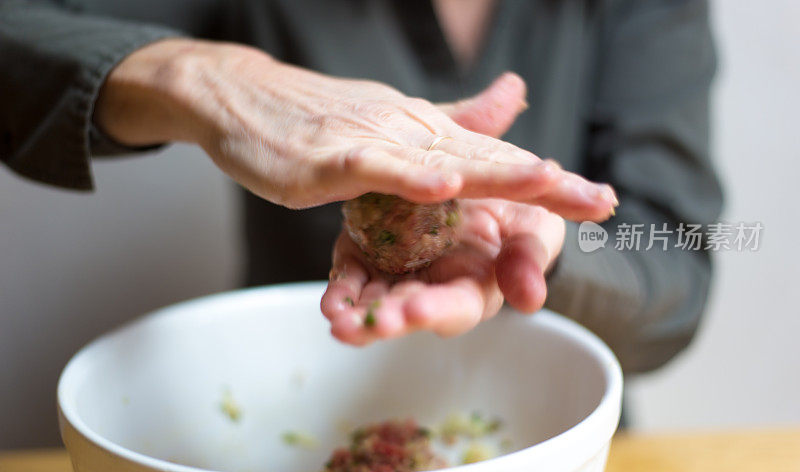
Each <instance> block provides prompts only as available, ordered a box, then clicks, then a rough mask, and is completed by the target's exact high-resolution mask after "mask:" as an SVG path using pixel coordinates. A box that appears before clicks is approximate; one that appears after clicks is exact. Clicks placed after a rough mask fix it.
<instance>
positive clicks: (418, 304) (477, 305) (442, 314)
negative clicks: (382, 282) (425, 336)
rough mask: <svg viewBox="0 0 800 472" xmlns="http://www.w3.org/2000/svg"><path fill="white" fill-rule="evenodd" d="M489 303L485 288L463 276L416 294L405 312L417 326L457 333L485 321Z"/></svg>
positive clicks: (442, 333)
mask: <svg viewBox="0 0 800 472" xmlns="http://www.w3.org/2000/svg"><path fill="white" fill-rule="evenodd" d="M485 306H486V301H485V299H484V297H483V289H482V287H481V286H480V285H479V284H478V283H476V282H475V281H474V280H472V279H470V278H468V277H462V278H459V279H455V280H453V281H451V282H448V283H445V284H438V285H432V286H429V287H426V288H425V289H423V290H420V291H418V292H417V293H414V294H412V295H411V296H409V297H408V299H407V300H406V302H405V303H404V310H403V311H404V313H405V319H406V320H407V322H408V324H409V325H410V326H412V327H413V328H416V329H425V330H431V331H433V332H435V333H436V334H438V335H440V336H455V335H458V334H461V333H464V332H466V331H469V330H470V329H472V328H474V327H475V326H476V325H477V324H478V323H479V322H480V321H481V319H482V317H483V313H484V308H485Z"/></svg>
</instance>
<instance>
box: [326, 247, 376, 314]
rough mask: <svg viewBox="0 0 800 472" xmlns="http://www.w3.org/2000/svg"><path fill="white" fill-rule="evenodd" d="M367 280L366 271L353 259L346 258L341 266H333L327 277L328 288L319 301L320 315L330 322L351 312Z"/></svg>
mask: <svg viewBox="0 0 800 472" xmlns="http://www.w3.org/2000/svg"><path fill="white" fill-rule="evenodd" d="M367 279H368V274H367V271H366V269H365V268H364V267H363V266H362V265H361V262H360V261H358V260H357V259H356V258H354V257H348V258H346V259H345V260H344V261H343V262H342V264H341V265H338V266H334V268H333V269H331V273H330V276H329V281H328V288H327V289H326V290H325V294H324V295H322V300H321V301H320V309H321V310H322V314H323V315H325V317H326V318H328V319H329V320H331V319H333V318H334V317H336V316H339V315H342V314H347V313H350V312H352V309H353V307H354V306H355V305H356V303H358V301H359V299H360V298H361V291H362V289H363V287H364V285H365V284H366V283H367Z"/></svg>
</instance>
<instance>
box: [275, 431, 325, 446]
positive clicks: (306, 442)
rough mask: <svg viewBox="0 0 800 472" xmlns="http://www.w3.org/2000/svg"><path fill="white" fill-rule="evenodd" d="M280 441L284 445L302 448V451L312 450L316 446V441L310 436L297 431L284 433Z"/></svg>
mask: <svg viewBox="0 0 800 472" xmlns="http://www.w3.org/2000/svg"><path fill="white" fill-rule="evenodd" d="M281 439H282V440H283V443H284V444H287V445H289V446H297V447H302V448H304V449H313V448H314V447H315V446H316V445H317V440H316V439H314V438H313V437H312V436H311V435H310V434H306V433H301V432H298V431H286V432H285V433H283V434H282V435H281Z"/></svg>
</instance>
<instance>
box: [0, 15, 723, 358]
mask: <svg viewBox="0 0 800 472" xmlns="http://www.w3.org/2000/svg"><path fill="white" fill-rule="evenodd" d="M177 35H194V36H199V37H206V38H212V39H227V40H233V41H239V42H244V43H249V44H252V45H255V46H257V47H260V48H262V49H264V50H266V51H267V52H269V53H270V54H272V55H274V56H276V57H277V58H279V59H281V60H284V61H288V62H292V63H295V64H298V65H301V66H304V67H308V68H310V69H314V70H317V71H320V72H323V73H327V74H332V75H337V76H349V77H362V78H370V79H375V80H379V81H383V82H386V83H389V84H391V85H394V86H395V87H397V88H399V89H400V90H402V91H403V92H405V93H406V94H409V95H414V96H421V97H425V98H428V99H430V100H433V101H447V100H455V99H458V98H460V97H464V96H467V95H471V94H473V93H476V92H477V91H479V90H480V89H481V88H483V87H484V86H486V85H487V84H488V83H489V82H490V81H491V80H492V79H493V78H494V77H496V76H497V75H499V74H500V73H501V72H503V71H505V70H513V71H515V72H517V73H519V74H520V75H521V76H522V77H523V78H524V79H525V80H526V81H527V83H528V84H529V89H530V93H529V97H528V99H529V102H530V104H531V107H530V109H529V110H528V111H526V112H525V113H524V114H522V115H521V116H520V117H519V119H518V120H517V122H516V123H515V125H514V127H513V128H512V129H511V131H510V132H509V133H508V134H507V135H506V136H505V139H507V140H508V141H510V142H513V143H514V144H516V145H518V146H520V147H523V148H526V149H529V150H531V151H533V152H535V153H536V154H538V155H540V156H542V157H553V158H555V159H557V160H559V161H560V162H561V163H562V165H563V166H564V167H565V168H567V169H569V170H572V171H575V172H579V173H581V174H583V175H585V176H587V177H588V178H590V179H593V180H598V181H605V182H609V183H611V184H613V185H614V187H615V188H616V189H617V191H618V192H619V195H620V200H621V206H620V207H619V209H618V213H617V216H616V217H615V218H613V219H611V220H610V221H609V222H607V223H606V224H605V227H606V228H607V229H608V230H609V233H610V235H611V241H610V242H609V244H608V245H607V246H606V248H605V249H601V250H598V251H596V252H593V253H591V254H587V253H583V252H581V251H580V250H579V248H578V245H577V235H576V227H577V226H576V225H575V224H569V226H568V232H567V238H566V242H565V245H564V250H563V254H562V255H561V257H560V259H559V262H558V264H557V266H556V269H555V270H554V272H553V273H552V274H551V276H550V279H549V295H548V298H547V304H546V306H547V307H549V308H551V309H553V310H555V311H558V312H561V313H563V314H565V315H567V316H570V317H572V318H574V319H576V320H577V321H579V322H581V323H582V324H584V325H585V326H587V327H589V328H590V329H592V330H593V331H595V332H596V333H598V334H599V335H600V336H601V337H603V338H604V339H605V340H606V342H608V343H609V344H610V345H611V347H612V349H614V350H615V352H616V354H617V355H618V356H619V358H620V360H621V361H622V364H623V367H624V368H625V369H626V370H627V371H644V370H649V369H652V368H655V367H657V366H659V365H661V364H663V363H664V362H666V361H667V360H668V359H670V358H671V357H672V356H673V355H674V354H675V353H676V352H678V351H679V350H680V349H682V348H683V347H684V346H685V345H686V344H687V343H688V342H689V340H690V339H691V337H692V335H693V333H694V331H695V329H696V327H697V324H698V321H699V319H700V316H701V314H702V312H703V308H704V305H705V300H706V296H707V293H708V289H709V281H710V277H711V261H710V257H709V254H708V253H707V252H705V251H702V250H700V251H686V250H680V249H676V248H674V247H673V248H671V249H670V250H668V251H661V250H650V251H644V250H640V251H621V250H615V249H614V248H613V246H614V236H615V234H616V228H617V225H619V224H621V223H628V224H644V225H645V226H646V227H647V228H649V226H650V225H651V224H656V225H657V226H658V228H661V225H662V224H663V223H668V224H669V225H670V226H671V227H674V226H675V225H677V224H678V223H680V222H683V223H694V224H708V223H711V222H713V221H714V220H715V219H716V218H717V217H718V214H719V212H720V206H721V201H722V198H721V191H720V188H719V185H718V183H717V180H716V178H715V176H714V171H713V169H712V166H711V162H710V160H709V153H708V120H709V118H708V99H709V86H710V83H711V79H712V76H713V74H714V68H715V56H714V51H713V46H712V39H711V35H710V32H709V24H708V5H707V3H706V2H705V1H702V0H529V1H523V0H506V1H502V0H501V1H500V2H499V6H498V7H497V9H496V11H495V13H494V16H493V20H492V26H491V29H490V32H489V33H488V37H487V38H486V40H485V44H484V46H483V50H482V53H481V55H480V58H479V60H478V61H477V63H476V64H475V65H474V66H473V67H470V68H469V69H468V70H461V69H459V67H458V66H457V64H456V63H455V61H454V60H453V57H452V55H451V53H450V51H449V49H448V48H447V45H446V43H445V40H444V38H443V35H442V32H441V30H440V29H439V25H438V23H437V21H436V18H435V14H434V11H433V8H432V6H431V4H430V2H428V1H422V0H394V1H392V0H240V1H237V2H230V1H225V0H202V1H201V0H171V1H170V0H138V1H135V2H130V1H126V2H123V1H109V0H63V1H60V2H30V1H21V0H5V1H3V0H0V71H2V72H0V159H2V161H3V162H4V163H5V164H6V165H7V166H8V167H9V168H10V169H12V170H14V171H16V172H17V173H19V174H21V175H24V176H27V177H30V178H33V179H36V180H39V181H42V182H47V183H50V184H53V185H59V186H63V187H68V188H73V189H80V190H89V189H91V188H92V177H91V171H90V159H91V158H92V157H94V156H99V155H109V154H118V153H130V152H133V151H135V150H132V149H130V148H125V147H123V146H119V145H117V144H115V143H113V142H111V141H110V140H109V139H107V138H105V137H104V136H102V134H101V133H98V132H97V131H96V130H95V129H94V128H93V126H92V122H91V115H92V110H93V106H94V101H95V98H96V96H97V93H98V89H99V87H100V85H101V84H102V82H103V80H104V78H105V76H106V74H107V73H108V71H109V70H110V69H111V68H112V67H113V65H114V64H116V63H117V62H119V61H120V60H121V59H122V58H124V57H125V56H126V55H127V54H129V53H130V52H132V51H134V50H136V49H137V48H139V47H141V46H143V45H145V44H147V43H149V42H152V41H155V40H157V39H160V38H164V37H169V36H177ZM244 200H245V205H244V207H245V209H246V214H247V217H246V236H247V243H248V244H247V248H248V257H247V261H248V270H247V274H248V275H247V282H248V283H250V284H261V283H273V282H283V281H291V280H302V279H319V278H325V277H326V275H327V271H328V268H329V266H330V265H329V264H330V250H331V247H332V243H333V240H334V238H335V236H336V234H337V233H338V230H339V224H340V215H339V211H338V206H337V205H327V206H324V207H320V208H315V209H311V210H305V211H291V210H287V209H284V208H281V207H278V206H275V205H272V204H270V203H268V202H265V201H263V200H260V199H258V198H256V197H253V196H252V195H249V194H247V195H245V196H244ZM671 237H672V238H673V239H672V240H671V241H670V243H671V246H672V245H674V244H675V243H676V241H675V239H674V238H675V235H674V234H673V235H672V236H671Z"/></svg>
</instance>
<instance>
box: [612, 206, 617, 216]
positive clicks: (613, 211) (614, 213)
mask: <svg viewBox="0 0 800 472" xmlns="http://www.w3.org/2000/svg"><path fill="white" fill-rule="evenodd" d="M611 216H617V212H616V211H615V210H614V207H611Z"/></svg>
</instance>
